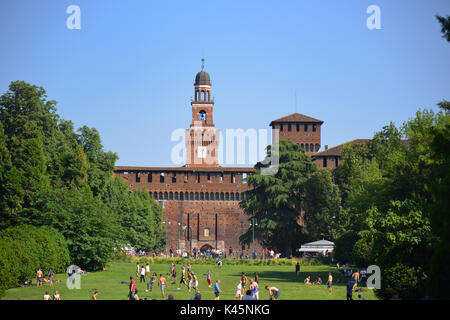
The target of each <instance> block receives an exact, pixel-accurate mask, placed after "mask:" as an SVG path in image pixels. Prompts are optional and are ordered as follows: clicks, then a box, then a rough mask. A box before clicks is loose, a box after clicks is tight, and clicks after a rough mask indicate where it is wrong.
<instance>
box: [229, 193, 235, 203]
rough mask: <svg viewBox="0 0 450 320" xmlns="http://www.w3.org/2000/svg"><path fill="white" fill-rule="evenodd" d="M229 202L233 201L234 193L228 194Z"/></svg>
mask: <svg viewBox="0 0 450 320" xmlns="http://www.w3.org/2000/svg"><path fill="white" fill-rule="evenodd" d="M230 200H231V201H234V193H233V192H232V193H230Z"/></svg>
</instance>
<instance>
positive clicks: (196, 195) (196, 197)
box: [195, 192, 198, 200]
mask: <svg viewBox="0 0 450 320" xmlns="http://www.w3.org/2000/svg"><path fill="white" fill-rule="evenodd" d="M195 200H198V192H196V193H195Z"/></svg>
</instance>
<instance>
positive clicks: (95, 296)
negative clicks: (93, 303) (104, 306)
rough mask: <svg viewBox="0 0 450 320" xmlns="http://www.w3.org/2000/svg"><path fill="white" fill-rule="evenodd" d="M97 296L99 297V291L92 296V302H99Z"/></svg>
mask: <svg viewBox="0 0 450 320" xmlns="http://www.w3.org/2000/svg"><path fill="white" fill-rule="evenodd" d="M97 296H98V291H95V292H94V294H93V295H92V300H97Z"/></svg>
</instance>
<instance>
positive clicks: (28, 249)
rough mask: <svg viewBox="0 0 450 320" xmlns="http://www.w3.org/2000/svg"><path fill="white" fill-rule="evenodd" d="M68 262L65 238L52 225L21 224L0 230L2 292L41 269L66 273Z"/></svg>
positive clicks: (33, 276) (0, 287) (0, 290)
mask: <svg viewBox="0 0 450 320" xmlns="http://www.w3.org/2000/svg"><path fill="white" fill-rule="evenodd" d="M69 264H70V258H69V250H68V249H67V243H66V240H65V239H64V237H63V236H62V235H61V234H60V233H59V232H58V231H56V230H55V229H53V228H50V227H46V226H44V227H35V226H32V225H18V226H15V227H11V228H7V229H5V230H3V231H1V232H0V295H2V294H3V293H4V291H5V290H6V289H8V288H12V287H17V286H19V285H20V284H22V283H24V282H25V281H30V280H32V279H34V278H35V277H36V271H37V270H38V269H39V268H40V269H41V270H42V271H43V272H44V274H46V272H48V270H49V269H53V271H55V272H63V271H65V269H66V267H67V265H69Z"/></svg>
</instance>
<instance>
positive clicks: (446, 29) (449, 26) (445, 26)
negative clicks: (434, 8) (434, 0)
mask: <svg viewBox="0 0 450 320" xmlns="http://www.w3.org/2000/svg"><path fill="white" fill-rule="evenodd" d="M436 19H437V21H439V23H440V24H441V26H442V29H441V33H442V38H445V39H447V41H450V16H447V17H441V16H438V15H436Z"/></svg>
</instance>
